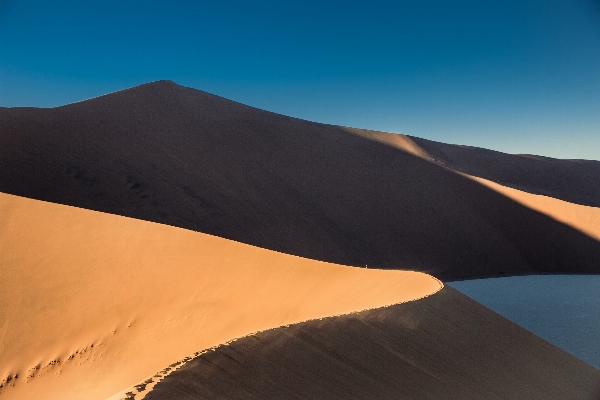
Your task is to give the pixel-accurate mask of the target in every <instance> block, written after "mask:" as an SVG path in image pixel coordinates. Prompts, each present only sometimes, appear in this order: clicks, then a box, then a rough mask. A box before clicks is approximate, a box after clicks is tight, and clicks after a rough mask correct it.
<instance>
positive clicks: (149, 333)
mask: <svg viewBox="0 0 600 400" xmlns="http://www.w3.org/2000/svg"><path fill="white" fill-rule="evenodd" d="M0 265H2V268H1V269H0V380H1V383H2V388H0V397H1V398H2V399H20V400H22V399H41V398H43V399H104V398H106V397H109V396H111V395H113V394H115V393H117V392H119V391H121V390H123V389H125V388H127V387H129V386H131V385H133V384H135V383H136V382H138V381H140V380H142V379H144V378H146V377H148V376H150V375H152V374H154V373H155V372H156V371H159V370H161V369H162V368H164V367H166V366H167V365H169V364H171V363H172V362H174V361H177V360H179V359H181V358H184V357H185V356H188V355H190V354H192V353H194V352H196V351H199V350H202V349H205V348H208V347H211V346H215V345H217V344H220V343H223V342H225V341H227V340H230V339H233V338H236V337H239V336H242V335H246V334H248V333H251V332H255V331H258V330H265V329H269V328H273V327H277V326H281V325H285V324H290V323H295V322H299V321H304V320H308V319H313V318H321V317H326V316H330V315H337V314H344V313H350V312H353V311H358V310H363V309H368V308H373V307H381V306H386V305H390V304H394V303H398V302H404V301H410V300H414V299H418V298H421V297H424V296H427V295H430V294H432V293H434V292H436V291H437V290H439V289H440V288H441V283H440V282H439V281H438V280H437V279H435V278H433V277H431V276H428V275H425V274H422V273H417V272H408V271H382V270H368V269H364V268H362V269H361V268H351V267H344V266H339V265H333V264H327V263H324V262H319V261H313V260H307V259H302V258H299V257H294V256H289V255H285V254H281V253H276V252H273V251H269V250H264V249H260V248H256V247H253V246H249V245H246V244H241V243H237V242H233V241H229V240H226V239H222V238H218V237H214V236H209V235H206V234H202V233H198V232H192V231H187V230H184V229H180V228H175V227H170V226H166V225H160V224H156V223H151V222H146V221H140V220H134V219H131V218H125V217H120V216H115V215H110V214H104V213H99V212H94V211H89V210H83V209H79V208H75V207H69V206H64V205H57V204H52V203H46V202H42V201H37V200H31V199H26V198H21V197H17V196H12V195H8V194H0Z"/></svg>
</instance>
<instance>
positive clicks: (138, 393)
mask: <svg viewBox="0 0 600 400" xmlns="http://www.w3.org/2000/svg"><path fill="white" fill-rule="evenodd" d="M434 279H436V278H434ZM436 280H437V279H436ZM439 282H440V287H439V289H438V290H436V291H435V292H433V293H429V294H427V295H425V296H423V297H419V298H415V299H410V300H406V301H402V302H400V303H395V304H386V305H384V306H381V307H373V308H367V309H363V310H356V311H352V312H349V313H343V314H336V315H328V316H326V317H320V318H313V319H309V320H305V321H298V322H293V323H290V324H285V325H280V326H274V327H272V328H269V329H265V330H262V331H256V332H250V333H248V334H245V335H243V336H240V337H236V338H233V339H230V340H227V341H226V342H224V343H220V344H218V345H216V346H212V347H210V348H207V349H202V350H200V351H196V352H194V353H193V354H191V355H188V356H187V357H185V358H182V359H181V360H178V361H176V362H174V363H172V364H169V365H168V366H167V367H165V368H163V369H162V370H160V371H158V372H156V373H155V374H153V375H151V376H148V377H147V378H146V379H144V380H142V381H140V382H138V383H137V384H135V385H133V386H131V387H129V388H127V389H125V390H123V391H121V392H119V393H117V394H115V395H113V396H111V397H109V398H107V399H106V400H143V399H145V398H146V395H147V394H148V393H150V392H151V391H152V389H153V388H154V386H156V385H157V384H158V383H160V381H162V380H163V379H165V378H167V377H168V376H169V375H170V374H172V373H173V372H175V371H177V370H178V369H179V368H181V367H183V366H184V365H185V364H187V363H188V362H190V361H192V360H194V359H195V358H196V357H200V356H202V355H204V354H206V353H208V352H210V351H217V350H219V349H220V348H221V347H223V346H229V345H231V344H232V343H235V342H237V341H238V340H243V339H246V338H248V337H251V336H256V335H258V334H263V333H265V332H268V331H273V330H278V329H281V328H289V327H293V326H295V325H299V324H303V323H307V322H314V321H322V320H327V319H335V318H337V317H345V316H351V315H353V314H360V313H362V312H365V311H374V310H380V309H383V308H387V307H392V306H398V305H401V304H404V303H409V302H412V301H417V300H422V299H425V298H427V297H429V296H432V295H434V294H436V293H438V292H439V291H440V290H442V289H443V288H444V285H443V283H442V282H441V281H439Z"/></svg>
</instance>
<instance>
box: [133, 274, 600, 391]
mask: <svg viewBox="0 0 600 400" xmlns="http://www.w3.org/2000/svg"><path fill="white" fill-rule="evenodd" d="M139 398H141V397H139V396H136V397H135V399H136V400H138V399H139ZM198 398H201V399H211V398H222V399H235V398H239V399H241V398H256V399H298V398H300V399H344V400H346V399H407V400H408V399H411V400H412V399H461V400H482V399H531V400H548V399H561V400H598V399H599V398H600V371H598V370H596V369H594V368H592V367H591V366H589V365H587V364H585V363H584V362H582V361H580V360H578V359H577V358H575V357H573V356H571V355H570V354H567V353H566V352H564V351H562V350H560V349H558V348H556V347H555V346H553V345H551V344H550V343H548V342H545V341H543V340H541V339H540V338H539V337H537V336H535V335H533V334H532V333H530V332H528V331H526V330H525V329H523V328H521V327H519V326H517V325H515V324H513V323H512V322H510V321H508V320H506V319H504V318H501V317H499V316H498V315H497V314H495V313H492V312H490V310H489V309H487V308H485V307H484V306H482V305H481V304H479V303H477V302H475V301H473V300H471V299H470V298H468V297H466V296H464V295H462V294H461V293H459V292H457V291H456V290H454V289H452V288H451V287H449V286H445V287H444V288H443V289H442V290H441V291H439V292H437V293H436V294H434V295H432V296H430V297H427V298H425V299H422V300H419V301H415V302H410V303H405V304H400V305H395V306H392V307H388V308H383V309H376V310H371V311H365V312H361V313H358V314H352V315H348V316H340V317H334V318H328V319H323V320H317V321H311V322H306V323H301V324H298V325H291V326H289V327H286V328H278V329H275V330H270V331H267V332H261V333H258V334H257V335H255V336H250V337H247V338H243V339H240V340H237V341H235V342H233V343H230V344H229V345H228V346H222V347H219V348H217V349H215V350H214V351H209V352H207V353H205V354H203V355H201V356H200V357H198V358H196V359H194V360H192V361H190V362H188V363H187V364H185V365H184V366H183V367H181V368H180V369H178V370H176V371H175V372H173V373H172V374H170V375H168V376H167V377H166V378H165V379H164V380H162V381H160V382H159V383H158V384H157V385H156V386H155V387H154V388H153V390H152V391H150V392H149V393H148V394H147V395H146V397H145V399H146V400H188V399H189V400H191V399H198Z"/></svg>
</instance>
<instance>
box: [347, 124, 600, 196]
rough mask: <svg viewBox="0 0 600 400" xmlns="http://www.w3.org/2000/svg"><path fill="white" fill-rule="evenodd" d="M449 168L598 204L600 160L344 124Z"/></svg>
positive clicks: (499, 181)
mask: <svg viewBox="0 0 600 400" xmlns="http://www.w3.org/2000/svg"><path fill="white" fill-rule="evenodd" d="M345 129H346V130H347V131H349V132H352V133H354V134H357V135H359V136H361V137H364V138H368V139H371V140H376V141H378V142H380V143H384V144H386V145H388V146H392V147H395V148H398V149H401V150H403V151H408V152H410V153H411V154H414V155H416V156H419V157H421V158H423V159H426V160H428V161H431V162H434V163H436V164H438V165H442V166H445V167H447V168H449V169H451V170H454V171H457V172H460V173H463V174H467V175H472V176H477V177H480V178H484V179H487V180H490V181H493V182H496V183H498V184H501V185H503V186H509V187H512V188H514V189H519V190H522V191H526V192H529V193H533V194H541V195H545V196H550V197H554V198H557V199H561V200H565V201H568V202H571V203H575V204H581V205H587V206H592V207H600V185H598V182H600V161H596V160H559V159H555V158H550V157H542V156H535V155H531V154H506V153H501V152H499V151H494V150H488V149H482V148H480V147H471V146H462V145H454V144H446V143H439V142H434V141H432V140H427V139H421V138H418V137H414V136H408V135H399V134H393V133H387V132H378V131H370V130H367V129H357V128H345Z"/></svg>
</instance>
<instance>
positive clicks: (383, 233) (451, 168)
mask: <svg viewBox="0 0 600 400" xmlns="http://www.w3.org/2000/svg"><path fill="white" fill-rule="evenodd" d="M0 126H2V127H3V129H2V130H1V131H0V142H1V143H2V146H0V167H1V168H0V192H5V193H11V194H15V195H20V196H25V197H29V198H35V199H39V200H46V201H51V202H55V203H60V204H68V205H74V206H78V207H82V208H87V209H92V210H97V211H104V212H109V213H112V214H118V215H124V216H129V217H133V218H138V219H144V220H148V221H154V222H159V223H164V224H168V225H172V226H178V227H182V228H187V229H191V230H195V231H199V232H204V233H209V234H213V235H216V236H220V237H224V238H228V239H232V240H236V241H239V242H243V243H248V244H252V245H255V246H259V247H262V248H268V249H271V250H276V251H280V252H284V253H287V254H295V255H298V256H302V257H307V258H311V259H318V260H323V261H328V262H335V263H338V264H344V265H354V266H365V265H368V266H369V267H372V268H382V269H386V268H389V269H394V268H398V266H399V265H401V266H410V269H412V270H418V271H422V272H426V273H429V274H431V275H433V276H436V277H437V278H439V279H441V280H445V281H451V280H455V279H468V278H480V277H492V276H506V275H514V274H530V273H553V272H560V273H598V272H599V271H600V269H599V266H600V243H599V242H598V241H597V240H595V239H593V238H591V237H590V236H589V235H587V234H583V233H581V232H579V231H578V230H577V229H573V228H572V227H571V226H568V225H565V224H563V223H561V222H559V221H557V220H556V219H555V218H551V217H549V216H548V215H545V214H543V213H540V212H538V211H536V210H533V209H531V208H529V207H526V206H524V205H523V204H521V203H519V202H517V201H514V200H513V199H511V198H508V197H506V196H505V195H503V194H502V193H498V192H497V191H495V190H493V189H491V188H489V187H487V186H485V185H482V184H480V183H479V182H475V181H473V180H471V179H469V178H468V177H465V176H463V175H462V174H463V173H467V174H469V175H472V176H480V177H483V178H485V179H491V180H493V181H496V182H497V183H500V184H503V185H505V186H511V187H516V188H518V189H520V190H525V191H530V192H532V193H542V194H545V195H549V196H553V197H556V198H559V199H562V200H565V201H570V202H573V203H577V204H586V201H587V203H589V204H587V205H594V204H592V203H593V200H594V199H596V200H597V199H598V198H600V197H599V196H600V193H599V192H598V190H600V189H599V186H598V184H597V183H598V181H600V162H591V161H590V162H585V161H568V160H552V159H545V158H539V157H538V158H535V157H525V156H514V155H508V154H502V153H498V152H492V151H489V150H484V149H475V148H467V147H462V146H451V145H443V144H440V143H434V142H429V141H423V140H419V139H417V138H412V137H407V136H398V135H391V134H383V133H377V134H376V136H377V135H378V137H379V140H374V137H373V135H371V136H369V135H366V136H365V135H362V136H361V135H359V134H357V133H356V132H357V131H360V130H354V131H353V130H351V129H348V128H343V127H339V126H331V125H324V124H318V123H313V122H308V121H303V120H299V119H295V118H290V117H286V116H282V115H277V114H274V113H270V112H266V111H263V110H259V109H256V108H252V107H248V106H245V105H242V104H239V103H236V102H233V101H230V100H226V99H223V98H221V97H218V96H214V95H211V94H208V93H205V92H202V91H199V90H194V89H189V88H185V87H181V86H179V85H176V84H175V83H173V82H165V81H161V82H154V83H150V84H145V85H141V86H138V87H135V88H131V89H127V90H123V91H121V92H116V93H112V94H109V95H106V96H102V97H99V98H95V99H91V100H88V101H83V102H80V103H77V104H70V105H66V106H63V107H57V108H53V109H32V108H12V109H0ZM363 132H364V131H363ZM382 138H383V139H382ZM375 139H376V138H375ZM392 142H394V143H392ZM400 142H401V143H400ZM457 172H458V173H457ZM561 196H562V197H561Z"/></svg>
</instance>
